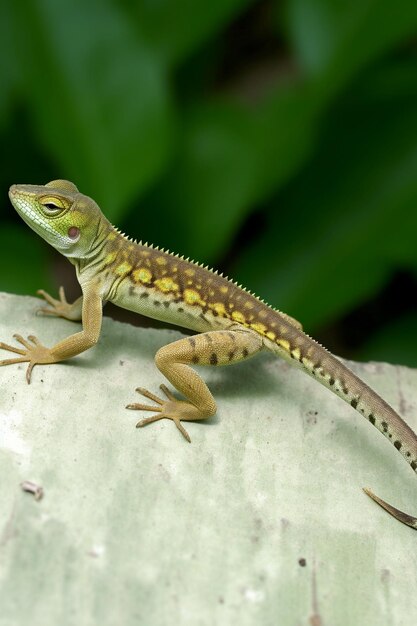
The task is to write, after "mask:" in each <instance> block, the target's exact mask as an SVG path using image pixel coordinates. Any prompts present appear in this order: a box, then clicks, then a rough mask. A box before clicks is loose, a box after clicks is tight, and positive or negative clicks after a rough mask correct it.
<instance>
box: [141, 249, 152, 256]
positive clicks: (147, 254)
mask: <svg viewBox="0 0 417 626" xmlns="http://www.w3.org/2000/svg"><path fill="white" fill-rule="evenodd" d="M140 253H141V255H142V256H150V254H151V253H150V251H149V250H141V251H140Z"/></svg>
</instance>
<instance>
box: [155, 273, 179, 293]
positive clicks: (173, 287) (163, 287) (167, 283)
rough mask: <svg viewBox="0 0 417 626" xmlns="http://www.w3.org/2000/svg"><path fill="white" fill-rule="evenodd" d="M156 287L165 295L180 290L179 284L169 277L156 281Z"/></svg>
mask: <svg viewBox="0 0 417 626" xmlns="http://www.w3.org/2000/svg"><path fill="white" fill-rule="evenodd" d="M155 286H156V287H158V289H159V290H160V291H163V292H164V293H166V292H168V291H178V289H179V287H178V285H177V283H176V282H174V281H173V280H172V278H170V277H169V276H167V277H166V278H160V279H159V280H156V281H155Z"/></svg>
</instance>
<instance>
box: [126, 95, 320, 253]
mask: <svg viewBox="0 0 417 626" xmlns="http://www.w3.org/2000/svg"><path fill="white" fill-rule="evenodd" d="M314 114H315V102H314V99H313V100H312V99H311V98H310V97H309V93H308V92H307V91H306V90H304V89H298V88H293V87H288V88H286V89H282V90H277V89H276V88H275V89H273V90H272V91H271V93H269V94H267V96H265V98H264V99H263V101H261V103H257V104H253V105H250V104H249V103H247V102H243V101H242V99H239V98H230V99H229V100H227V101H226V100H224V99H213V100H212V101H211V102H209V103H205V102H201V103H200V104H199V106H196V107H195V109H194V110H193V111H190V112H189V113H188V115H187V119H186V122H185V130H184V135H183V137H182V142H181V144H180V152H179V155H178V157H177V159H176V161H175V166H174V167H173V169H172V171H171V172H170V174H169V175H168V176H167V178H166V179H165V181H164V184H163V185H161V186H160V187H159V188H158V190H156V192H155V194H153V195H152V197H151V198H150V199H149V201H148V202H149V204H145V205H144V206H145V210H144V211H143V213H144V215H143V216H141V218H140V222H139V220H138V223H137V227H138V228H140V227H141V226H143V224H146V229H147V236H149V237H150V238H151V239H153V240H157V241H162V242H163V243H164V245H165V244H166V238H168V237H169V236H170V235H171V236H172V233H173V232H175V233H176V239H177V244H178V246H179V249H180V250H181V251H182V252H185V254H187V255H190V256H191V257H194V258H198V259H205V260H208V261H213V259H215V258H218V257H219V256H221V255H223V254H224V253H225V250H226V248H227V247H228V245H230V241H231V239H232V237H233V235H234V233H235V232H236V230H237V229H238V228H239V227H240V225H241V223H242V222H243V220H244V219H245V217H246V216H247V214H248V213H249V211H250V209H251V207H252V206H253V205H254V203H256V202H260V201H263V200H265V198H266V197H268V196H269V195H270V194H271V193H272V191H273V190H274V189H275V188H277V187H279V186H280V185H282V184H283V182H284V181H286V180H287V179H288V177H289V176H290V175H291V174H292V173H293V172H294V170H296V168H297V167H298V166H299V165H300V163H301V162H303V160H304V159H305V157H306V156H307V154H308V153H309V150H310V148H311V143H312V135H313V120H314ZM151 206H153V207H157V210H158V212H159V214H160V215H163V216H164V218H163V219H162V220H161V221H158V223H155V221H154V220H153V214H152V212H151V211H150V207H151ZM132 224H133V223H132ZM174 228H175V230H173V229H174Z"/></svg>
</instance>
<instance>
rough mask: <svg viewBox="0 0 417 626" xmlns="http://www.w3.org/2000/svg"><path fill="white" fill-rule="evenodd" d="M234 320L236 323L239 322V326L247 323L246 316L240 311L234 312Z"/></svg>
mask: <svg viewBox="0 0 417 626" xmlns="http://www.w3.org/2000/svg"><path fill="white" fill-rule="evenodd" d="M232 319H234V320H235V321H236V322H239V324H244V323H245V321H246V319H245V316H244V315H243V313H241V312H240V311H233V313H232Z"/></svg>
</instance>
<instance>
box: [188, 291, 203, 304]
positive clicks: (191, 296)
mask: <svg viewBox="0 0 417 626" xmlns="http://www.w3.org/2000/svg"><path fill="white" fill-rule="evenodd" d="M184 300H185V302H186V303H187V304H199V305H200V306H203V305H204V304H205V302H204V301H203V300H202V299H201V297H200V294H199V293H198V291H194V289H184Z"/></svg>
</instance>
